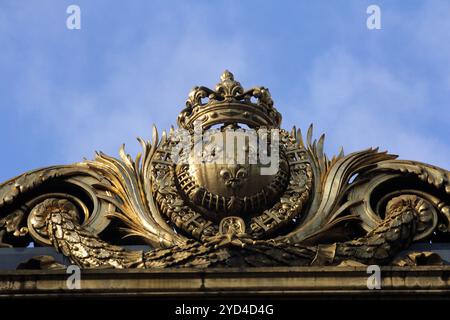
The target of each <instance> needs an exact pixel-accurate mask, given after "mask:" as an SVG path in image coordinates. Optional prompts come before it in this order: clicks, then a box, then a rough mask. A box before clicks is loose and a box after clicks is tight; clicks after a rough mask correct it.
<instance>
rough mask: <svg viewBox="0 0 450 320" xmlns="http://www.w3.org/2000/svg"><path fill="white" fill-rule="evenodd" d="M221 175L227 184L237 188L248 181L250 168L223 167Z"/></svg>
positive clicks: (229, 186)
mask: <svg viewBox="0 0 450 320" xmlns="http://www.w3.org/2000/svg"><path fill="white" fill-rule="evenodd" d="M220 177H221V178H222V180H223V182H224V184H225V186H227V187H228V188H231V189H237V188H239V187H241V186H242V184H243V183H244V182H245V181H247V178H248V170H247V168H245V167H239V166H238V167H233V168H223V169H222V170H220Z"/></svg>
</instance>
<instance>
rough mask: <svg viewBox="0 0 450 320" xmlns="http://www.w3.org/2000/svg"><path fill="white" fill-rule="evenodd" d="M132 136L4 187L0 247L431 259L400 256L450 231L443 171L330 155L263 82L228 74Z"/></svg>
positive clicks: (121, 263)
mask: <svg viewBox="0 0 450 320" xmlns="http://www.w3.org/2000/svg"><path fill="white" fill-rule="evenodd" d="M139 142H140V144H141V145H142V153H140V154H138V155H137V157H136V158H135V159H133V158H131V156H130V155H128V154H126V153H125V151H124V149H123V148H122V149H121V150H120V158H119V159H117V158H113V157H110V156H107V155H105V154H103V153H99V154H97V156H96V158H95V159H94V160H92V161H88V160H86V161H83V162H80V163H76V164H73V165H65V166H53V167H48V168H44V169H39V170H35V171H31V172H27V173H25V174H23V175H20V176H18V177H16V178H13V179H11V180H9V181H6V182H5V183H3V184H0V245H1V246H14V247H21V246H26V245H27V244H28V243H29V242H30V241H34V242H36V243H38V244H39V245H42V246H52V247H54V248H55V250H57V251H59V252H61V253H62V254H63V255H65V256H66V257H68V258H69V259H70V260H71V261H72V262H73V263H75V264H77V265H79V266H80V267H83V268H96V267H114V268H168V267H198V268H206V267H228V266H231V267H233V266H239V267H252V266H302V265H339V264H343V263H344V264H346V263H347V264H348V263H355V264H379V265H386V264H392V263H394V264H397V265H408V264H409V265H411V264H417V263H419V260H421V261H425V260H426V257H427V256H429V255H430V254H429V253H426V252H419V253H416V254H410V255H408V256H406V257H405V256H402V257H399V254H400V253H401V252H402V251H403V250H405V249H408V248H409V246H410V245H411V244H412V243H413V242H420V241H428V240H429V239H430V238H433V237H434V238H438V239H440V240H441V241H446V240H447V239H448V234H449V230H450V172H449V171H447V170H444V169H441V168H438V167H435V166H432V165H428V164H424V163H419V162H414V161H404V160H396V156H394V155H391V154H388V153H386V152H379V151H378V150H377V149H367V150H363V151H360V152H355V153H351V154H348V155H345V154H344V153H343V152H341V153H340V154H338V155H336V156H334V157H332V158H328V157H327V156H326V155H325V154H324V151H323V150H324V149H323V146H324V137H323V136H322V137H320V138H319V139H318V140H314V139H313V130H312V127H310V128H309V130H308V131H307V133H306V136H304V135H303V134H302V132H301V131H300V130H297V129H296V128H293V129H292V130H291V131H286V130H284V129H281V114H280V113H279V112H278V111H277V110H276V109H275V107H274V103H273V101H272V99H271V95H270V93H269V90H268V89H267V88H264V87H255V88H252V89H249V90H244V88H243V87H242V86H241V84H240V83H239V82H237V81H235V79H234V76H233V74H231V73H230V72H228V71H225V72H224V73H223V75H222V76H221V81H220V82H219V84H217V86H216V88H215V89H214V90H212V89H209V88H207V87H195V88H194V89H193V90H192V91H191V93H190V94H189V97H188V99H187V101H186V106H185V108H184V109H183V110H182V111H181V113H180V115H179V117H178V126H177V128H172V129H170V131H168V132H163V133H162V134H158V131H157V130H156V128H155V129H154V131H153V137H152V139H151V140H150V141H144V140H139ZM124 239H128V240H124ZM130 239H131V240H130ZM130 242H132V243H140V244H142V243H144V244H148V245H150V246H151V248H153V249H151V250H148V251H145V252H143V251H131V250H128V249H125V248H123V247H122V246H123V245H124V244H126V243H128V244H129V243H130ZM420 257H423V258H424V259H419V258H420Z"/></svg>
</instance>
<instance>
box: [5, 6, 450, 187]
mask: <svg viewBox="0 0 450 320" xmlns="http://www.w3.org/2000/svg"><path fill="white" fill-rule="evenodd" d="M70 4H77V5H79V6H80V8H81V30H68V29H67V28H66V18H67V16H68V15H67V14H66V8H67V6H68V5H70ZM370 4H376V5H378V6H380V8H381V19H382V20H381V21H382V22H381V23H382V29H381V30H372V31H370V30H368V29H367V27H366V19H367V17H368V15H367V13H366V8H367V6H368V5H370ZM449 30H450V1H445V0H444V1H438V0H432V1H414V0H408V1H406V0H404V1H392V0H391V1H377V0H372V1H364V0H340V1H317V0H316V1H277V2H275V1H255V0H246V1H187V0H185V1H167V0H166V1H144V0H143V1H139V0H133V1H100V0H87V1H82V0H77V1H76V0H72V1H62V0H53V1H50V0H49V1H43V0H39V1H38V0H20V1H17V0H10V1H9V0H1V1H0V43H1V47H0V48H1V49H0V111H1V113H0V136H1V137H2V146H1V150H2V151H1V156H0V181H3V180H6V179H8V178H11V177H13V176H15V175H18V174H20V173H22V172H24V171H27V170H31V169H34V168H38V167H43V166H48V165H53V164H65V163H72V162H76V161H80V160H82V159H83V157H86V158H92V157H93V154H94V151H95V150H102V151H104V152H106V153H108V154H111V155H117V151H118V148H119V147H120V145H121V144H122V143H126V145H127V150H128V151H129V153H131V154H136V153H137V152H138V151H139V146H138V143H137V142H136V141H135V138H136V137H137V136H141V137H144V138H148V137H149V136H150V134H151V125H152V123H156V124H157V126H158V128H160V129H164V128H166V129H167V128H169V127H170V125H171V124H175V123H176V117H177V114H178V112H179V111H180V110H181V109H182V107H183V104H184V101H185V99H186V97H187V94H188V92H189V90H190V89H191V88H192V87H193V86H194V85H207V86H211V87H213V86H214V85H215V84H216V83H217V81H218V78H219V75H220V74H221V72H222V71H223V70H224V69H230V70H231V71H232V72H233V73H234V74H235V76H236V78H237V80H238V81H240V82H241V83H242V84H243V85H244V86H245V87H251V86H255V85H263V86H266V87H269V89H270V91H271V93H272V96H273V99H274V101H275V105H276V107H277V108H278V110H279V111H280V112H281V113H282V114H283V115H284V118H283V127H284V128H286V129H290V128H291V127H292V126H293V125H297V127H300V128H302V129H304V130H306V129H307V127H308V125H309V124H310V123H314V125H315V132H316V136H317V137H318V136H319V134H320V133H322V132H325V133H326V135H327V139H326V150H327V153H328V154H329V155H332V154H334V153H336V152H337V151H338V148H339V146H341V145H342V146H344V149H345V151H346V152H347V153H348V152H351V151H356V150H360V149H364V148H367V147H371V146H379V147H380V148H381V149H384V150H386V149H387V150H389V151H390V152H391V153H394V154H399V155H400V157H401V158H403V159H414V160H419V161H423V162H428V163H432V164H435V165H438V166H441V167H444V168H447V169H450V141H449V138H448V137H449V136H450V106H449V104H450V32H449Z"/></svg>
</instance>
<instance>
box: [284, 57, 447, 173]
mask: <svg viewBox="0 0 450 320" xmlns="http://www.w3.org/2000/svg"><path fill="white" fill-rule="evenodd" d="M312 70H313V71H312V73H311V76H310V78H309V86H308V88H307V89H306V90H305V89H303V90H302V91H303V92H306V93H305V94H304V95H303V96H302V97H301V98H299V99H300V100H301V101H304V102H303V103H302V105H303V107H302V111H303V112H302V113H303V114H307V115H308V118H309V119H312V121H313V122H314V123H315V124H317V125H318V126H317V127H318V128H319V131H324V132H326V133H327V137H328V138H327V141H328V142H327V146H328V148H327V149H328V150H330V151H331V152H330V153H335V152H336V151H337V147H338V146H341V145H342V146H344V149H345V150H346V152H350V151H357V150H360V149H364V148H367V147H372V146H379V147H380V149H382V150H386V149H387V150H388V151H389V152H391V153H393V154H398V155H400V157H401V158H403V159H412V160H418V161H424V162H429V163H432V164H436V165H440V166H442V167H448V166H449V156H450V152H449V150H448V145H446V141H445V137H444V138H443V137H433V136H430V135H429V134H428V133H427V128H426V126H427V125H429V123H428V120H429V119H426V117H427V107H428V104H429V103H430V101H429V96H428V95H429V93H428V90H427V87H426V86H425V85H424V84H423V83H422V82H421V81H420V80H417V79H402V78H401V77H400V76H398V75H396V74H395V73H394V72H392V71H390V70H388V69H386V68H384V67H383V66H381V65H376V64H364V63H363V62H361V60H359V59H357V58H355V57H354V56H352V55H350V54H349V53H347V52H346V51H345V50H342V49H332V50H330V51H329V52H327V53H325V54H324V55H322V56H320V57H318V58H317V59H316V61H315V63H314V65H313V68H312ZM288 112H293V110H288ZM434 116H438V115H434ZM316 132H317V131H316ZM442 138H443V139H442ZM330 146H331V148H330Z"/></svg>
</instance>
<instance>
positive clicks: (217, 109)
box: [178, 70, 281, 131]
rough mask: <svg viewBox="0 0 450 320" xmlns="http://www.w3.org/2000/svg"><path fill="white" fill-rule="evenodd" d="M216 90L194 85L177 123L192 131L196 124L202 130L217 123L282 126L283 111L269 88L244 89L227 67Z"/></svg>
mask: <svg viewBox="0 0 450 320" xmlns="http://www.w3.org/2000/svg"><path fill="white" fill-rule="evenodd" d="M220 80H221V81H220V82H219V83H218V84H217V85H216V89H215V90H212V89H210V88H207V87H195V88H194V89H192V91H191V92H190V93H189V97H188V99H187V101H186V108H185V109H183V111H182V112H181V113H180V115H179V116H178V125H179V126H180V127H181V128H184V129H187V130H189V131H192V130H193V129H194V123H196V122H197V123H198V122H199V123H200V124H201V127H202V129H203V130H205V129H208V128H211V127H212V126H214V125H217V124H223V125H224V126H228V125H239V124H245V125H247V126H248V127H250V128H252V129H258V128H261V127H265V128H268V129H270V128H279V127H280V125H281V114H280V113H279V112H278V111H277V110H276V109H275V108H274V106H273V100H272V98H271V96H270V92H269V89H267V88H265V87H254V88H252V89H249V90H244V88H243V87H242V86H241V84H240V83H239V82H237V81H235V80H234V76H233V74H232V73H231V72H230V71H228V70H225V72H224V73H223V74H222V76H221V77H220Z"/></svg>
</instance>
